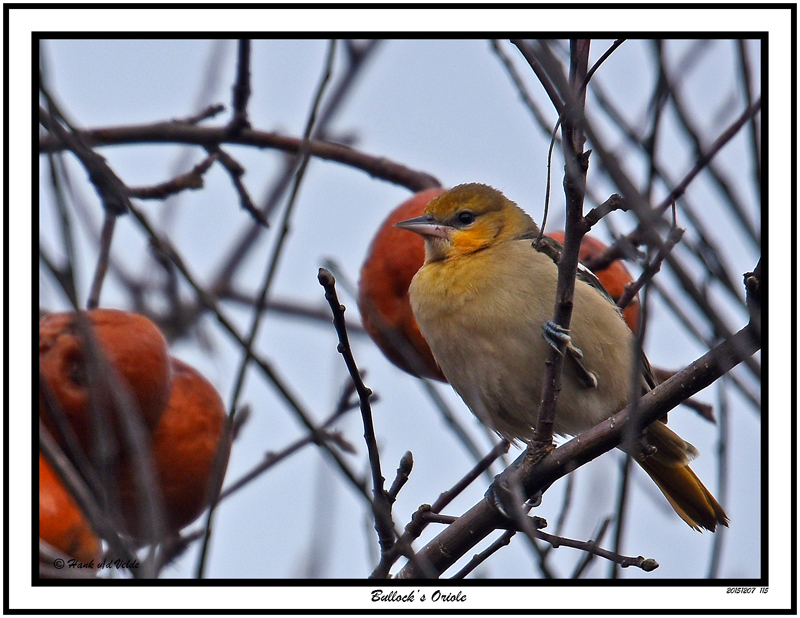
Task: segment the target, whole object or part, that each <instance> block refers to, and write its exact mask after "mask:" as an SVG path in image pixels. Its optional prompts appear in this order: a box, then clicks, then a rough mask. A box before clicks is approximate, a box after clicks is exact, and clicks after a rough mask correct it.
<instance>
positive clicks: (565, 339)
mask: <svg viewBox="0 0 800 618" xmlns="http://www.w3.org/2000/svg"><path fill="white" fill-rule="evenodd" d="M542 337H544V340H545V341H546V342H547V343H548V344H549V345H550V347H551V348H553V349H554V350H555V351H556V352H558V353H559V354H561V353H562V352H561V350H560V349H559V347H558V346H559V344H561V343H563V344H564V345H565V346H566V348H567V350H569V351H570V354H573V355H574V356H576V357H577V358H583V352H581V350H580V349H579V348H576V347H575V346H574V345H572V337H570V336H569V329H568V328H564V327H563V326H559V325H558V324H556V323H555V322H553V321H552V320H547V322H545V323H544V324H543V325H542Z"/></svg>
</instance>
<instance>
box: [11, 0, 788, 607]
mask: <svg viewBox="0 0 800 618" xmlns="http://www.w3.org/2000/svg"><path fill="white" fill-rule="evenodd" d="M564 10H565V9H548V10H538V9H535V8H534V9H523V8H520V9H511V10H498V9H468V8H467V9H465V8H463V7H462V8H459V10H458V11H457V12H456V11H452V10H448V9H436V10H426V11H422V10H419V9H414V10H401V9H389V10H382V9H364V10H361V9H348V10H342V9H315V10H313V11H310V10H308V9H305V10H304V9H281V10H269V19H267V18H266V15H267V12H266V11H267V10H266V9H244V10H233V9H197V8H193V9H192V10H191V11H182V10H170V11H166V10H156V11H154V10H130V9H125V10H120V9H107V8H103V9H82V10H69V9H49V10H42V9H38V8H35V9H34V8H32V9H29V10H23V9H15V10H12V11H11V12H10V17H9V50H10V51H9V53H10V57H11V59H12V62H10V71H9V91H10V93H11V97H10V100H9V112H10V118H11V123H10V127H9V134H8V137H9V139H10V144H11V152H13V153H14V157H13V159H12V160H11V161H10V166H9V167H10V179H12V180H13V184H12V186H11V187H10V189H11V199H10V201H9V205H7V207H9V210H10V219H9V225H10V230H12V231H13V234H11V235H10V236H11V237H10V238H9V242H10V247H9V254H10V256H13V257H14V264H13V268H11V269H10V276H9V289H10V292H11V293H12V294H13V296H12V298H13V300H14V302H13V304H12V306H11V307H10V308H9V310H10V323H11V324H12V325H14V324H26V325H27V324H29V323H30V320H31V316H32V315H33V307H32V302H31V299H32V293H31V294H29V293H28V290H29V289H30V288H29V286H30V285H31V281H32V272H31V271H30V268H31V262H30V260H29V259H27V257H28V256H30V255H32V251H33V248H32V247H31V246H30V245H29V244H28V243H29V239H30V238H31V237H32V234H30V233H29V230H31V228H32V216H31V215H32V212H33V208H29V207H28V205H31V204H32V196H31V193H30V190H31V184H32V183H31V173H32V170H31V169H30V162H31V160H32V159H31V154H32V153H31V150H30V149H31V148H32V144H31V143H30V139H31V127H33V126H35V125H34V124H33V123H34V121H33V119H32V118H31V111H32V109H31V105H30V95H31V92H32V89H31V77H32V75H33V72H32V66H31V61H32V58H31V56H30V53H31V33H32V32H33V31H39V32H41V31H49V30H53V31H69V30H84V31H86V30H88V31H104V30H121V31H127V32H131V31H139V30H141V31H149V32H153V31H156V30H157V31H162V32H167V31H203V30H209V31H214V32H220V31H233V32H235V31H239V30H241V28H242V25H243V24H245V25H247V26H248V28H253V29H258V28H259V27H260V26H262V25H263V26H264V27H266V26H269V27H270V28H273V29H276V30H282V31H292V30H296V31H301V32H309V31H318V32H325V33H328V32H330V31H332V30H337V29H341V30H343V31H348V32H352V31H354V30H362V31H364V32H368V31H373V30H379V31H418V30H419V29H420V28H423V29H425V30H426V31H435V32H438V31H444V30H453V29H457V30H466V31H471V32H479V31H487V30H493V29H496V30H498V31H503V30H508V29H513V30H517V31H519V30H523V29H527V30H530V31H536V32H541V31H544V30H547V29H548V28H555V27H559V28H560V27H561V26H562V25H563V24H565V23H568V24H569V25H570V26H571V27H572V28H574V29H576V30H578V29H586V30H587V31H590V32H598V31H602V30H604V29H605V30H608V31H609V32H612V33H614V32H618V31H620V30H624V29H625V28H629V29H630V30H632V31H635V30H639V31H641V30H644V29H646V30H648V31H653V30H654V29H658V30H662V31H689V30H692V29H694V30H698V31H704V32H706V31H709V30H739V31H744V30H747V31H765V32H767V31H768V32H769V54H768V57H769V75H771V76H772V80H771V81H770V83H769V87H770V92H769V105H770V119H771V122H770V125H769V126H770V133H769V136H768V138H769V142H768V144H769V161H770V170H769V178H770V185H769V195H770V196H771V197H772V199H773V200H774V201H775V202H776V203H781V204H784V203H788V201H789V200H788V198H789V196H790V192H789V186H788V179H789V178H791V176H792V173H793V171H794V170H791V169H790V168H789V165H790V160H791V158H790V156H789V154H790V153H789V148H790V140H789V139H787V137H788V136H787V135H786V127H787V125H788V119H789V118H790V117H791V116H790V115H791V113H792V111H793V110H791V109H790V101H791V97H790V92H789V88H790V79H789V75H790V67H789V64H788V60H789V58H791V47H790V36H791V32H790V26H791V22H790V19H789V18H788V17H789V13H788V9H787V10H786V11H782V12H778V11H775V10H772V11H767V10H763V9H737V8H731V7H730V6H726V7H725V8H724V10H723V9H702V10H690V12H688V13H687V9H683V10H665V9H658V8H654V9H639V8H637V9H630V10H627V9H620V10H608V9H601V8H598V9H581V10H578V11H576V10H570V12H569V18H568V19H565V17H564ZM421 12H424V18H421V17H420V13H421ZM790 207H795V206H794V205H790ZM787 215H788V212H785V211H784V210H783V208H781V209H780V210H779V211H776V209H775V208H773V209H772V222H773V223H774V222H776V221H777V220H783V219H784V217H786V216H787ZM769 234H770V246H769V251H770V256H769V258H770V266H771V272H770V278H771V280H772V281H787V280H788V279H789V276H790V273H788V272H785V271H784V269H786V268H787V265H788V264H789V261H790V259H791V258H790V247H791V238H790V230H789V226H786V225H782V226H776V225H773V226H772V228H771V229H770V230H769ZM775 288H781V286H773V288H772V290H771V292H772V297H771V299H770V308H771V312H770V313H771V315H770V317H771V318H772V319H771V320H770V321H771V323H773V324H784V325H787V324H788V323H789V320H790V319H791V317H792V316H786V315H785V312H787V311H788V308H789V307H790V299H789V298H788V295H789V290H788V286H783V287H782V289H775ZM784 335H785V333H778V332H777V329H773V330H772V339H773V341H771V350H772V351H773V354H777V353H779V354H781V355H784V354H785V355H787V357H788V354H789V346H786V345H785V340H783V336H784ZM779 336H780V337H781V338H782V340H780V341H779V340H777V338H778V337H779ZM781 344H783V345H781ZM9 345H10V350H11V358H13V359H15V361H14V363H13V365H12V366H11V367H9V384H10V385H12V388H11V392H10V397H11V405H10V415H11V419H10V431H11V435H12V436H14V439H13V440H11V441H10V444H9V459H10V461H13V462H17V465H16V466H15V469H14V470H13V474H11V475H10V487H9V494H10V499H11V500H12V502H13V504H14V508H13V509H10V513H9V516H10V522H9V523H10V529H11V530H12V531H13V532H12V534H11V535H10V536H11V538H10V539H9V542H10V547H9V555H10V556H11V564H9V565H6V566H7V567H9V573H8V575H9V584H10V586H9V598H8V603H9V606H10V608H12V609H18V610H21V609H27V608H32V609H34V608H38V609H41V610H44V611H46V610H48V609H61V608H69V607H72V608H87V609H88V608H97V609H100V608H108V609H111V610H112V611H113V610H114V609H143V610H144V609H158V608H184V609H198V610H201V609H205V610H208V609H212V610H213V609H219V610H237V609H252V608H259V607H261V608H270V609H273V610H281V609H286V610H296V609H306V610H310V611H314V610H331V609H337V608H340V609H362V610H364V609H366V610H375V611H380V610H383V609H395V610H397V609H416V610H419V609H421V608H425V609H429V610H431V611H436V609H437V608H438V607H441V608H443V609H449V610H453V609H460V610H467V609H470V610H474V609H485V610H488V611H491V612H493V613H497V612H502V611H503V610H504V609H506V608H508V609H514V610H519V609H522V608H526V607H527V608H537V609H539V610H542V609H547V608H570V609H573V610H577V611H580V610H598V609H603V608H609V609H611V608H615V607H620V608H638V607H651V608H652V607H661V608H663V609H664V611H670V610H678V609H690V610H691V609H696V610H699V611H702V610H703V609H716V610H723V611H724V610H730V611H753V612H767V611H769V610H773V609H778V608H787V607H789V606H790V604H791V596H790V595H791V589H792V584H793V582H790V581H789V576H790V570H789V568H788V564H787V561H788V559H789V555H788V553H789V548H788V547H787V544H786V542H785V541H783V539H788V538H789V530H788V526H787V524H789V523H790V522H788V521H787V517H786V514H788V513H789V512H790V509H789V507H790V505H789V493H790V492H789V491H788V488H789V482H788V477H787V476H786V472H787V470H788V461H789V453H790V452H791V451H790V449H791V445H790V444H788V439H789V433H788V432H787V431H786V430H785V423H786V422H787V421H786V415H788V414H791V413H792V411H791V410H789V408H788V406H783V405H780V404H779V402H783V401H785V400H786V397H785V396H784V397H780V396H779V395H778V393H777V392H776V390H777V386H778V385H789V384H791V383H792V382H791V380H792V376H791V375H789V367H790V364H789V362H788V358H785V359H784V358H780V359H772V358H771V362H770V382H769V384H770V397H769V400H770V401H771V402H772V404H773V409H774V410H775V411H776V414H775V415H774V416H773V417H772V419H771V420H772V422H771V423H770V431H769V436H768V439H769V444H770V448H769V449H768V451H767V452H768V456H769V458H770V468H769V469H770V479H769V482H770V491H771V496H772V497H773V501H772V503H771V510H770V521H769V529H770V530H772V531H773V532H774V533H773V534H772V536H771V538H770V543H769V555H770V559H771V565H770V570H769V573H770V591H769V594H766V595H765V594H758V593H756V594H750V595H742V594H726V590H725V589H724V588H723V587H716V588H696V587H691V588H670V587H663V586H656V587H652V588H645V587H640V586H636V587H620V586H598V587H581V588H580V589H579V590H580V593H578V594H574V593H569V592H567V589H565V588H563V587H555V588H547V587H539V586H536V587H533V588H527V587H509V588H498V587H496V586H487V587H477V586H474V585H473V586H465V587H464V588H462V589H461V590H462V591H463V593H464V594H465V595H466V596H467V601H466V602H464V603H458V604H454V603H450V604H444V603H440V604H438V605H437V604H432V603H427V604H424V605H423V604H422V603H421V602H420V601H419V598H420V596H421V594H423V593H426V594H427V595H428V598H430V595H431V594H432V593H433V592H434V591H435V590H437V589H447V590H451V591H453V592H456V591H457V590H458V588H450V587H449V585H450V583H451V582H448V583H447V588H445V587H444V586H442V587H441V588H440V587H436V586H434V587H425V588H423V587H421V586H420V587H413V588H405V587H399V588H393V587H392V586H391V585H390V582H371V583H368V584H365V585H364V586H362V587H341V586H339V587H330V586H317V585H314V586H308V587H305V586H304V587H269V588H264V589H262V588H231V587H217V586H208V587H199V586H192V587H170V586H164V585H159V586H157V587H148V588H142V587H140V586H136V587H131V588H127V587H125V586H115V587H106V586H103V587H93V588H69V587H58V588H46V587H37V588H36V589H33V588H32V587H31V586H30V582H29V579H30V573H31V568H30V561H29V560H30V549H31V541H30V539H31V520H32V518H31V513H30V502H31V501H30V499H29V491H30V485H31V483H30V476H29V474H30V470H28V468H27V466H26V465H22V464H21V463H20V462H27V461H30V460H31V457H30V451H29V449H30V444H31V442H32V441H31V435H30V429H31V424H30V421H29V417H27V415H26V414H25V413H24V411H25V410H27V409H28V406H27V402H28V397H29V396H30V393H31V376H30V375H29V370H30V367H31V366H32V363H31V358H32V356H31V350H30V333H29V332H28V331H27V330H26V329H25V328H14V329H12V332H10V333H9ZM783 360H785V361H787V362H781V361H783ZM776 361H777V362H776ZM781 390H782V391H783V392H784V393H785V392H786V387H785V386H784V387H783V388H781ZM779 408H780V409H779ZM31 409H32V405H31ZM21 412H22V413H21ZM753 491H758V489H757V488H754V489H753ZM753 534H760V531H758V530H754V531H753ZM163 583H164V582H161V584H163ZM443 583H444V582H443ZM231 584H232V585H235V582H231ZM375 588H382V589H383V590H385V591H389V590H392V589H395V590H397V591H398V592H399V593H401V594H405V593H407V592H410V591H411V590H414V591H415V593H416V599H417V600H416V601H415V602H414V603H408V604H403V603H394V604H386V603H384V604H375V603H373V602H372V601H371V600H370V598H371V594H370V593H371V590H373V589H375ZM245 590H252V591H253V592H252V593H243V592H244V591H245Z"/></svg>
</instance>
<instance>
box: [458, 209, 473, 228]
mask: <svg viewBox="0 0 800 618" xmlns="http://www.w3.org/2000/svg"><path fill="white" fill-rule="evenodd" d="M456 219H458V222H459V223H460V224H461V225H469V224H470V223H472V222H473V221H475V214H474V213H472V212H470V211H469V210H462V211H461V212H460V213H458V214H457V215H456Z"/></svg>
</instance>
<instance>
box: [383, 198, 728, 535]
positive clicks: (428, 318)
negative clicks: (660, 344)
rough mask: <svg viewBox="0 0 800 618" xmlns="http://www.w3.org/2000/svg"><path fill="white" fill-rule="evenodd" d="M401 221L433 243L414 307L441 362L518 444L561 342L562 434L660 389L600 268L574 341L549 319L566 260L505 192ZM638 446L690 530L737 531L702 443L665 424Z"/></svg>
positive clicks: (438, 201)
mask: <svg viewBox="0 0 800 618" xmlns="http://www.w3.org/2000/svg"><path fill="white" fill-rule="evenodd" d="M395 225H396V226H397V227H399V228H401V229H405V230H409V231H411V232H415V233H417V234H419V235H421V236H422V237H423V238H424V240H425V261H424V263H423V265H422V267H421V268H420V269H419V270H418V271H417V273H416V274H415V275H414V277H413V279H412V281H411V285H410V286H409V299H410V302H411V307H412V311H413V313H414V316H415V318H416V321H417V323H418V325H419V328H420V331H421V332H422V335H423V336H424V337H425V339H426V341H427V342H428V345H429V346H430V349H431V351H432V352H433V356H434V358H435V360H436V362H437V363H438V364H439V367H440V368H441V370H442V373H443V374H444V376H445V378H446V379H447V381H448V382H449V383H450V385H451V386H452V387H453V388H454V389H455V391H456V392H457V393H458V394H459V395H460V396H461V398H462V399H463V400H464V402H465V403H466V404H467V406H468V407H469V408H470V410H471V411H472V412H473V413H474V414H475V416H476V417H477V418H478V419H479V420H480V421H481V422H483V423H484V424H485V425H488V426H489V427H490V428H492V429H493V430H494V431H495V432H497V433H498V434H500V435H501V436H503V437H504V438H506V439H508V440H509V441H510V442H512V443H516V444H518V443H519V441H523V442H529V441H530V440H531V439H532V438H533V437H534V433H535V432H534V426H535V424H536V415H537V410H538V408H539V402H540V400H541V393H542V388H543V383H544V374H545V360H546V358H547V355H548V347H549V346H550V345H552V344H553V339H554V338H562V337H563V338H564V339H565V341H566V343H567V346H566V348H567V351H566V352H565V354H566V356H565V359H564V367H563V373H562V378H561V392H560V395H559V397H558V400H557V404H556V412H555V422H554V426H553V430H554V433H556V434H558V435H561V436H570V435H577V434H579V433H580V432H581V431H585V430H587V429H589V428H591V427H593V426H595V425H597V424H598V423H600V422H602V421H604V420H606V419H607V418H609V417H610V416H612V415H614V414H616V413H617V412H619V411H620V410H621V409H623V408H624V407H625V406H626V405H628V403H629V400H630V398H631V395H632V393H634V392H637V391H638V392H641V393H643V392H645V391H646V390H648V389H650V388H653V387H654V386H655V380H654V379H653V377H652V372H651V371H650V370H649V364H648V363H647V360H646V358H645V357H644V355H643V353H642V352H641V348H640V346H639V344H638V342H637V341H636V337H635V335H634V334H633V332H632V331H631V329H630V328H628V326H627V325H626V323H625V321H624V319H623V317H622V315H621V313H620V311H619V310H618V309H617V307H616V305H614V303H613V301H612V300H611V298H610V296H608V294H607V293H605V292H604V290H603V289H602V286H601V285H600V283H599V281H597V279H596V277H593V276H592V275H591V273H590V271H588V270H585V269H584V270H579V272H580V273H582V274H581V275H580V276H579V277H578V278H577V279H576V282H575V292H574V298H573V309H572V319H571V324H570V329H569V331H568V333H567V332H559V331H558V327H557V326H556V325H555V324H553V323H551V322H549V320H550V318H551V317H552V315H553V312H554V307H555V295H556V283H557V278H558V266H557V264H556V262H555V259H556V258H555V257H554V254H553V252H552V251H540V250H537V248H535V246H534V244H535V240H536V238H537V237H538V236H539V228H538V226H537V225H536V223H535V222H534V221H533V219H532V218H531V217H530V215H528V214H527V213H526V212H525V211H524V210H522V209H521V208H520V207H519V206H517V204H516V203H514V202H513V201H511V200H510V199H508V198H507V197H505V195H503V193H501V192H500V191H498V190H497V189H495V188H493V187H490V186H488V185H485V184H480V183H468V184H461V185H458V186H456V187H454V188H452V189H451V190H449V191H448V192H446V193H443V194H442V195H440V196H438V197H436V198H434V199H433V200H431V201H430V203H429V204H428V205H427V207H426V208H425V211H424V214H423V215H421V216H419V217H414V218H412V219H408V220H406V221H401V222H398V223H396V224H395ZM548 244H549V246H550V247H555V248H556V249H558V248H559V247H560V244H559V243H557V242H556V241H548ZM634 363H638V364H639V366H640V368H641V371H640V372H639V373H640V375H638V376H634V371H633V367H634ZM634 442H635V443H636V445H637V446H635V447H634V446H631V445H628V446H627V451H628V452H629V453H630V454H631V455H632V456H633V459H634V460H635V461H636V462H637V463H639V465H641V467H642V468H643V469H644V471H645V472H647V474H648V475H649V476H650V478H651V479H652V480H653V481H654V482H655V483H656V485H657V486H658V487H659V489H660V490H661V492H662V493H663V494H664V496H665V497H666V499H667V501H668V502H669V503H670V505H671V506H672V508H673V509H674V510H675V512H676V513H677V514H678V515H679V516H680V517H681V518H682V519H683V520H684V521H685V522H686V523H687V524H689V525H690V526H691V527H692V528H694V529H695V530H698V531H702V530H704V529H705V530H710V531H712V532H713V531H715V530H716V528H717V525H718V524H721V525H724V526H728V523H729V520H728V516H727V515H726V513H725V511H724V510H723V508H722V507H721V506H720V504H719V503H718V502H717V500H716V499H715V498H714V496H713V495H712V493H711V492H710V491H709V490H708V489H706V487H705V486H704V485H703V483H702V482H701V481H700V479H699V478H698V477H697V475H696V474H695V473H694V472H693V471H692V469H691V468H690V467H689V462H690V461H691V460H692V459H694V457H696V456H697V454H698V452H697V449H696V448H695V447H694V446H692V445H691V444H690V443H688V442H686V441H685V440H683V439H682V438H681V437H680V436H679V435H678V434H677V433H675V432H674V431H672V430H671V429H669V428H668V427H667V425H666V424H665V423H664V422H662V421H661V420H657V421H655V422H654V423H652V424H651V425H649V426H647V427H646V428H645V429H644V430H643V436H642V439H641V440H636V441H634Z"/></svg>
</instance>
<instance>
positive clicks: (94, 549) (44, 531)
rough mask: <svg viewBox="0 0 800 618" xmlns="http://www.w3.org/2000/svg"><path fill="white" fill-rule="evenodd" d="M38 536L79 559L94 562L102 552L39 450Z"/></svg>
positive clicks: (98, 559) (72, 500) (93, 535)
mask: <svg viewBox="0 0 800 618" xmlns="http://www.w3.org/2000/svg"><path fill="white" fill-rule="evenodd" d="M39 538H40V539H42V540H43V541H45V542H47V543H49V544H50V545H52V546H53V547H55V548H56V549H57V550H59V551H61V552H63V553H65V554H67V555H68V556H72V557H73V558H75V559H76V560H77V561H78V562H81V563H83V564H88V563H89V562H90V561H92V560H93V561H94V565H95V566H97V564H98V563H99V562H100V560H101V558H102V556H103V553H102V547H101V545H100V541H99V540H98V538H97V537H96V536H95V534H94V532H92V529H91V527H90V526H89V523H88V522H87V521H86V519H85V518H84V516H83V513H82V512H81V510H80V509H79V508H78V505H77V504H76V503H75V500H74V499H73V498H72V496H71V495H70V493H69V492H68V491H67V490H66V488H65V487H64V485H63V484H62V483H61V479H60V478H59V477H58V475H57V474H56V472H55V470H53V468H52V467H50V464H49V463H48V462H47V460H46V459H45V458H44V456H43V455H42V454H41V453H39Z"/></svg>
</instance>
